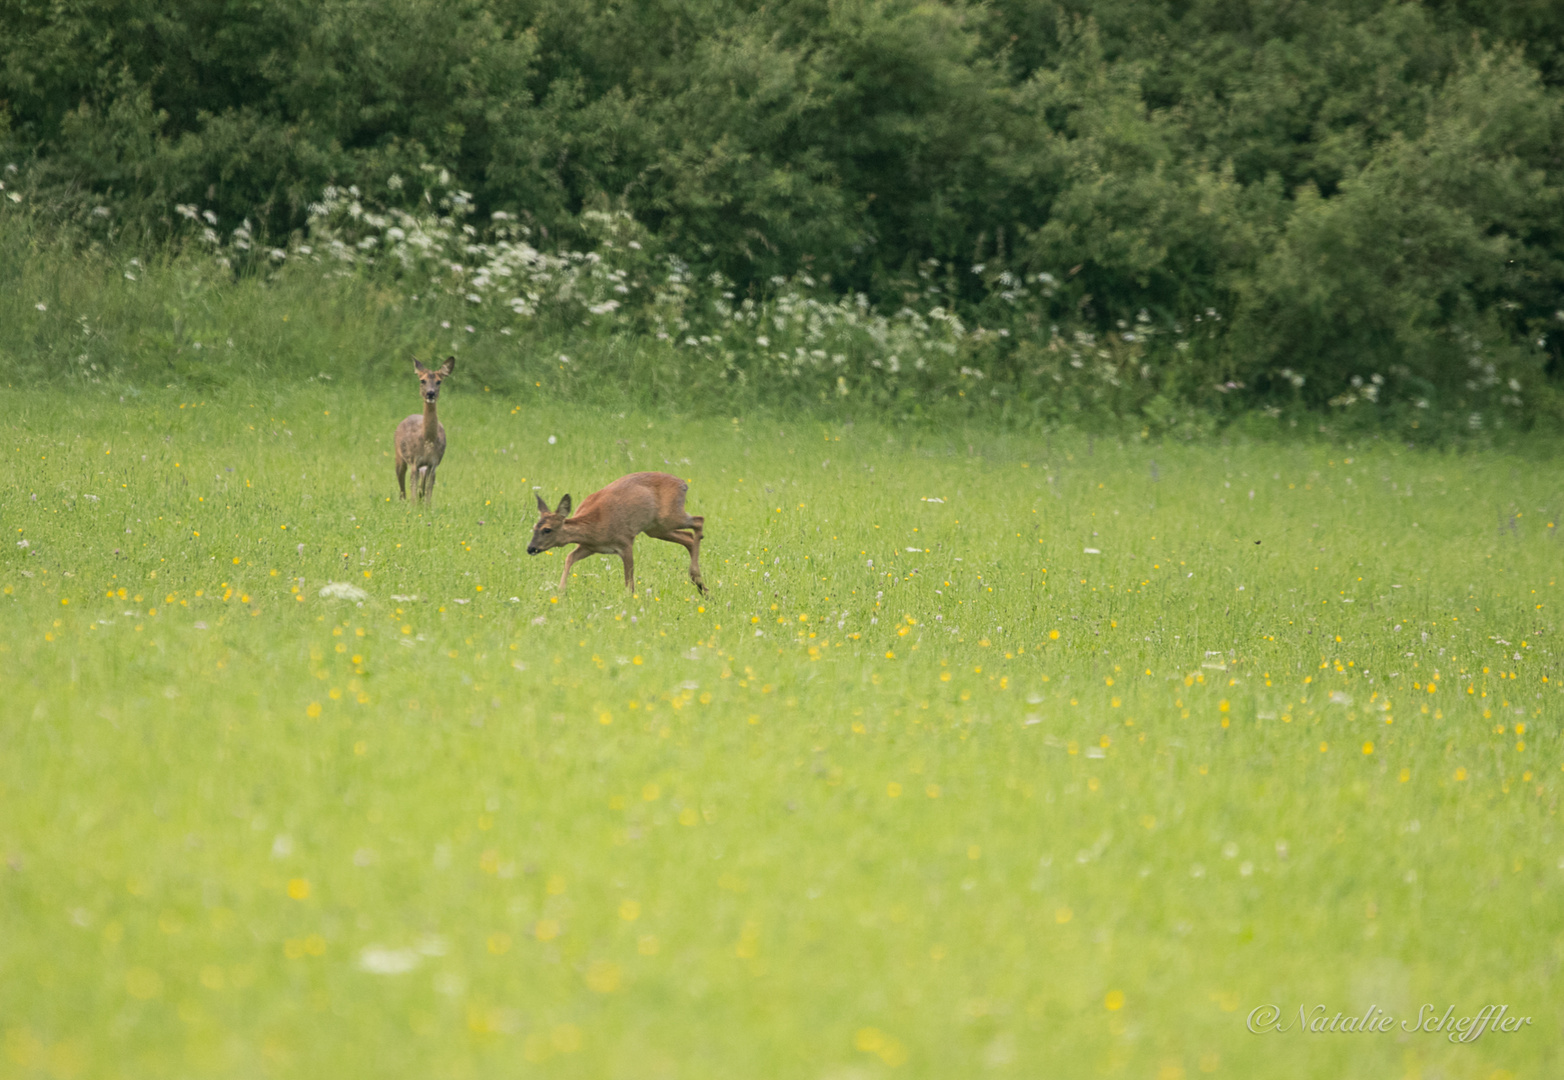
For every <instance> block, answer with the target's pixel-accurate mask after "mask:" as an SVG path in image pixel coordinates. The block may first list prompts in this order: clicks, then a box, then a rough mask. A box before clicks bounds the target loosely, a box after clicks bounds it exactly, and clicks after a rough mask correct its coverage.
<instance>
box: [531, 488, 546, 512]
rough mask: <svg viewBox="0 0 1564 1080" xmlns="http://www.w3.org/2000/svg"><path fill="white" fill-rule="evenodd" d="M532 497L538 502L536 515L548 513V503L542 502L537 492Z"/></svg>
mask: <svg viewBox="0 0 1564 1080" xmlns="http://www.w3.org/2000/svg"><path fill="white" fill-rule="evenodd" d="M532 497H533V498H534V499H537V500H538V513H540V514H546V513H548V503H546V502H544V501H543V496H541V495H539V494H538V493H537V492H533V493H532Z"/></svg>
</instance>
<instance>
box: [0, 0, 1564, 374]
mask: <svg viewBox="0 0 1564 1080" xmlns="http://www.w3.org/2000/svg"><path fill="white" fill-rule="evenodd" d="M1561 11H1564V9H1561V8H1560V7H1559V5H1557V4H1556V3H1549V2H1545V0H1498V2H1492V3H1490V2H1483V3H1477V2H1467V0H1430V2H1427V3H1410V2H1390V0H1377V2H1369V3H1364V2H1361V0H1298V2H1296V3H1290V4H1268V3H1260V2H1258V0H1178V2H1175V0H993V2H991V3H988V4H977V3H971V2H967V0H945V2H941V3H927V2H921V0H781V2H770V3H759V2H756V0H738V2H733V0H730V2H726V3H715V2H712V0H438V2H435V0H319V2H311V3H303V2H301V0H171V2H170V0H160V2H157V3H154V2H152V0H117V2H113V3H110V2H109V0H71V2H68V3H59V2H54V0H50V2H45V0H0V37H3V39H4V40H5V41H6V42H7V47H6V49H5V51H4V54H3V56H0V146H3V147H4V151H5V153H6V155H7V160H9V161H14V162H19V163H22V164H24V165H25V166H27V167H28V169H29V170H30V173H31V175H32V176H33V178H34V182H35V183H36V184H37V185H39V186H40V187H41V189H42V190H43V191H45V192H48V193H52V195H53V197H54V198H55V199H57V200H59V201H66V202H68V201H69V200H71V199H75V200H76V201H77V202H78V203H79V204H80V205H82V206H84V207H85V206H89V205H96V204H98V203H105V204H107V205H110V206H112V207H113V208H114V210H115V212H116V213H117V214H118V215H119V216H120V219H121V220H125V221H130V222H136V223H140V224H141V225H142V226H143V227H145V228H147V229H150V230H152V231H154V232H156V231H158V230H160V229H171V228H172V227H173V226H175V225H177V224H178V220H179V219H178V218H177V216H176V215H174V214H173V213H172V208H173V207H174V205H175V204H186V205H191V204H194V205H199V206H201V207H203V208H208V209H210V210H212V211H213V212H214V213H215V214H216V215H217V216H218V217H219V218H220V219H221V220H223V221H224V222H225V223H228V225H229V227H232V225H235V224H237V223H238V222H239V221H241V220H245V221H248V222H250V223H251V227H252V228H254V229H255V230H256V231H257V233H258V234H264V235H268V236H271V237H273V238H274V239H276V240H277V241H278V242H281V240H282V239H283V238H285V237H286V235H287V234H288V233H289V232H290V231H294V230H298V229H300V228H302V227H303V226H304V225H305V223H306V222H307V220H308V207H309V205H310V203H311V202H312V200H315V199H317V198H318V197H319V192H320V191H321V190H322V189H323V188H324V187H326V186H327V185H328V184H332V183H337V184H348V183H353V184H358V185H360V186H362V187H364V188H365V189H366V190H367V189H371V188H373V189H376V190H385V189H386V188H387V186H388V185H391V186H396V185H398V184H403V183H405V184H406V187H405V194H406V196H407V197H408V198H413V199H416V198H417V197H418V196H419V194H420V193H421V188H420V186H419V183H418V178H419V177H420V175H424V173H423V172H422V171H421V167H423V166H428V165H437V166H440V167H448V168H449V169H450V170H451V171H452V172H453V173H454V175H455V176H456V177H458V178H459V181H460V183H462V184H464V185H466V186H467V188H468V189H469V190H470V191H471V192H472V195H473V199H474V202H475V204H476V206H477V207H478V208H479V209H480V210H481V211H486V212H492V211H495V210H504V211H508V212H510V213H513V214H516V215H519V216H520V217H521V218H522V219H523V220H524V221H526V222H528V223H529V224H530V225H532V226H533V227H534V228H535V229H537V230H538V235H539V236H542V237H549V236H555V237H558V238H559V239H560V240H561V241H562V242H576V243H579V242H581V241H582V240H583V238H584V237H585V236H586V228H585V226H584V224H583V223H584V221H585V218H584V217H583V215H584V213H585V212H586V211H590V210H599V209H603V208H614V209H616V210H617V209H625V210H628V211H630V212H631V213H632V214H633V215H634V216H635V217H636V219H638V220H639V221H641V222H642V223H644V224H645V225H646V226H647V227H648V228H649V229H650V230H651V233H652V235H654V236H655V237H656V239H657V241H658V243H659V244H661V245H662V246H663V247H664V248H665V249H666V250H668V251H670V252H674V253H677V254H678V255H679V256H680V257H681V258H682V259H684V260H686V261H687V262H688V263H689V264H690V265H692V266H693V267H695V268H697V269H698V270H701V271H702V272H712V271H717V272H721V273H722V274H723V275H725V276H726V278H727V279H729V280H731V281H733V282H736V283H737V287H738V288H740V289H742V290H746V291H748V292H750V293H756V292H757V291H761V292H763V291H764V290H765V289H766V288H767V287H768V282H771V281H772V280H774V279H775V278H776V277H778V276H783V277H790V276H791V275H794V274H797V273H800V272H808V273H810V274H813V275H814V276H815V277H817V278H818V279H820V280H821V281H822V282H829V283H830V285H831V287H832V288H835V289H836V290H838V291H839V292H840V293H844V294H845V293H847V292H854V291H863V292H865V293H867V295H868V296H869V297H871V298H872V299H873V300H874V301H875V302H877V303H880V304H887V305H891V306H894V305H895V304H896V303H897V298H898V296H899V295H900V294H901V292H902V291H904V290H905V288H906V283H907V282H908V281H909V280H911V279H912V277H913V275H914V271H915V269H916V268H917V267H918V266H920V265H923V264H925V263H926V261H927V260H939V261H940V262H941V263H942V264H943V265H945V266H947V267H949V266H956V267H960V268H963V269H965V268H968V267H972V268H977V272H976V273H970V274H968V273H957V274H955V275H953V276H952V282H953V290H954V293H955V296H954V300H955V302H957V303H958V304H966V305H969V306H979V307H980V306H981V305H982V304H983V303H984V302H985V297H987V296H988V295H989V294H990V292H991V286H992V282H993V280H994V275H995V274H997V273H1000V272H1002V271H1003V272H1014V273H1015V274H1016V275H1019V276H1025V275H1033V276H1035V275H1038V274H1047V275H1049V276H1050V278H1051V279H1052V280H1055V281H1056V282H1057V284H1058V287H1057V289H1056V290H1054V291H1053V292H1052V293H1051V297H1052V300H1051V302H1052V305H1053V308H1052V310H1051V312H1050V313H1049V317H1050V318H1053V319H1057V320H1061V321H1066V322H1071V323H1079V324H1082V325H1086V326H1091V327H1095V328H1097V329H1111V328H1112V327H1114V326H1115V325H1116V324H1127V323H1128V322H1132V321H1134V320H1136V319H1137V318H1138V317H1139V316H1140V314H1141V313H1142V312H1147V313H1149V314H1150V316H1151V317H1152V318H1153V319H1154V320H1156V321H1158V322H1159V323H1161V324H1167V325H1175V324H1177V325H1182V326H1184V327H1185V328H1188V327H1190V326H1191V325H1192V323H1193V322H1194V320H1196V319H1197V318H1198V319H1202V320H1206V319H1214V320H1219V321H1220V325H1221V332H1220V333H1215V334H1212V335H1210V336H1209V337H1208V338H1207V339H1204V340H1205V342H1206V343H1205V345H1204V346H1203V349H1204V352H1203V359H1204V362H1205V363H1206V364H1207V365H1208V367H1209V368H1210V369H1212V370H1214V371H1217V372H1219V373H1220V374H1221V375H1223V376H1224V377H1225V378H1227V379H1229V380H1231V381H1232V382H1233V384H1234V385H1235V386H1237V385H1241V386H1242V387H1243V388H1244V390H1245V391H1246V392H1247V393H1250V394H1258V395H1262V396H1264V395H1268V394H1277V393H1282V392H1283V391H1286V392H1288V393H1291V392H1292V390H1294V389H1296V387H1297V383H1296V379H1295V375H1287V376H1283V375H1281V374H1280V372H1282V371H1283V370H1285V371H1288V372H1292V373H1303V374H1305V375H1306V376H1307V380H1306V382H1305V389H1304V390H1303V393H1304V395H1305V397H1312V398H1313V399H1314V400H1317V401H1319V402H1324V401H1325V400H1326V399H1328V398H1331V397H1333V396H1338V395H1339V393H1340V391H1341V388H1342V387H1343V386H1344V385H1346V384H1347V383H1348V382H1349V381H1350V380H1351V379H1352V378H1354V377H1359V378H1369V377H1371V376H1373V375H1376V374H1378V375H1381V376H1382V377H1383V378H1385V379H1388V380H1401V381H1402V382H1403V383H1405V385H1406V386H1407V387H1408V388H1411V389H1409V390H1408V393H1414V392H1415V393H1432V392H1437V391H1438V390H1439V388H1441V387H1447V386H1458V385H1460V383H1461V381H1462V380H1463V379H1464V378H1466V375H1465V372H1466V371H1467V369H1468V368H1470V366H1471V365H1472V364H1473V363H1488V362H1489V361H1490V360H1492V358H1493V357H1494V356H1496V355H1498V354H1500V353H1502V354H1503V355H1504V356H1505V357H1506V358H1507V360H1506V362H1508V363H1512V364H1523V365H1531V366H1532V367H1537V368H1541V367H1548V366H1549V365H1551V368H1550V370H1551V372H1552V375H1553V376H1554V377H1555V378H1558V377H1564V363H1561V358H1564V351H1561V348H1560V343H1561V342H1564V324H1561V322H1560V317H1559V316H1557V315H1556V312H1558V311H1559V309H1560V308H1561V307H1564V302H1561V300H1560V293H1561V287H1564V235H1561V231H1560V225H1559V224H1558V222H1559V221H1560V214H1559V211H1560V209H1561V207H1560V199H1561V191H1564V189H1561V184H1564V138H1561V135H1564V113H1561V95H1564V53H1561V52H1560V45H1559V43H1560V42H1561V41H1564V14H1561ZM1374 385H1378V384H1374Z"/></svg>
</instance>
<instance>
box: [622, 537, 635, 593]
mask: <svg viewBox="0 0 1564 1080" xmlns="http://www.w3.org/2000/svg"><path fill="white" fill-rule="evenodd" d="M619 559H620V561H621V562H623V563H624V564H625V588H626V589H629V590H630V592H631V593H632V594H634V592H635V547H634V541H631V542H630V543H628V544H626V545H625V546H624V549H623V550H622V551H620V552H619Z"/></svg>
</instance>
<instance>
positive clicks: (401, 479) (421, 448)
mask: <svg viewBox="0 0 1564 1080" xmlns="http://www.w3.org/2000/svg"><path fill="white" fill-rule="evenodd" d="M455 370H456V357H454V356H453V357H450V358H449V359H447V360H446V362H445V363H443V364H441V365H440V366H439V367H437V368H426V367H424V366H423V364H421V363H419V362H418V359H417V358H416V357H415V358H414V359H413V373H414V374H415V375H417V376H418V382H419V383H420V384H421V386H422V389H423V395H424V411H423V415H422V416H420V415H418V414H417V413H414V414H413V415H412V416H409V417H408V418H407V419H406V420H403V421H402V422H401V423H400V424H398V425H397V426H396V486H397V487H398V488H399V489H401V492H402V498H404V499H406V498H407V469H408V466H412V468H413V497H414V498H415V499H422V500H424V501H425V502H427V503H429V504H430V505H431V506H432V505H434V471H435V469H437V468H439V467H440V459H441V458H443V457H444V456H445V425H444V424H442V423H440V419H439V417H437V416H435V414H434V403H435V401H436V400H438V399H439V397H440V383H441V381H442V380H443V379H444V378H445V377H446V376H447V375H449V374H450V373H451V372H453V371H455Z"/></svg>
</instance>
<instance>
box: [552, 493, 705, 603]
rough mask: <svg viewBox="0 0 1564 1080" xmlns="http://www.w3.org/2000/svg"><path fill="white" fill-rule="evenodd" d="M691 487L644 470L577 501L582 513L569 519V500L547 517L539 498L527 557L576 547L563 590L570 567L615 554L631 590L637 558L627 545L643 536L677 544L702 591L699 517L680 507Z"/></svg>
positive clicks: (564, 578)
mask: <svg viewBox="0 0 1564 1080" xmlns="http://www.w3.org/2000/svg"><path fill="white" fill-rule="evenodd" d="M689 489H690V485H689V484H686V483H685V482H684V481H683V480H680V479H679V478H678V477H677V476H669V475H668V474H667V473H659V472H642V473H631V474H630V475H629V476H621V477H620V478H619V479H618V480H615V481H614V482H613V483H612V484H609V485H608V486H607V487H606V488H604V489H603V490H602V491H597V492H593V493H592V494H591V495H588V496H587V497H586V499H585V500H584V501H583V502H582V503H581V512H580V513H578V514H576V515H575V516H574V517H571V516H570V496H569V495H566V496H565V497H564V498H563V499H561V500H559V506H558V508H556V509H555V510H554V512H553V513H549V508H548V504H547V503H546V502H544V501H543V496H541V495H539V496H537V500H538V512H539V514H540V515H541V516H540V517H539V518H538V523H537V525H536V527H534V528H533V530H532V539H531V540H529V541H528V542H527V554H528V555H536V554H537V553H538V552H540V551H547V550H548V549H549V548H552V547H559V546H560V545H562V544H575V545H576V550H574V551H572V552H571V553H570V555H569V556H568V557H567V558H566V559H565V570H564V573H562V574H560V575H559V588H560V591H561V592H563V591H564V590H565V588H566V584H567V582H568V581H569V580H570V568H571V567H573V566H575V565H576V563H577V561H579V560H581V559H584V558H586V557H587V556H588V555H618V556H619V558H620V559H622V560H623V561H624V564H625V588H627V589H629V590H630V591H631V592H634V591H635V556H634V555H633V554H632V553H631V550H630V549H631V545H633V544H634V543H635V538H636V537H637V536H638V535H640V534H641V533H645V534H646V535H647V536H651V537H655V538H656V539H658V540H667V541H668V542H669V543H673V544H680V545H682V546H683V547H685V548H686V549H688V551H689V553H690V580H691V581H693V582H695V587H696V588H697V589H699V590H700V591H701V592H703V593H704V592H705V591H706V583H705V582H704V581H702V580H701V561H700V560H701V536H702V530H703V528H704V526H705V524H706V519H705V518H703V517H692V516H690V515H689V514H688V513H686V512H685V509H684V493H685V492H686V491H688V490H689Z"/></svg>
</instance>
